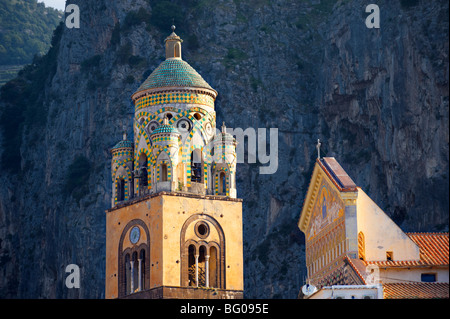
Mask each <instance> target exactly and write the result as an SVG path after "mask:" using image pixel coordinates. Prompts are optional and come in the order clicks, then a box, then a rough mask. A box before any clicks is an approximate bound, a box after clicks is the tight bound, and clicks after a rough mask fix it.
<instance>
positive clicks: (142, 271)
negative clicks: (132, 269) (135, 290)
mask: <svg viewBox="0 0 450 319" xmlns="http://www.w3.org/2000/svg"><path fill="white" fill-rule="evenodd" d="M138 262H139V264H138V273H139V281H138V287H139V291H141V290H144V289H145V287H146V286H145V273H146V264H145V249H141V251H140V252H139V259H138Z"/></svg>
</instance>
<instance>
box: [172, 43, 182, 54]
mask: <svg viewBox="0 0 450 319" xmlns="http://www.w3.org/2000/svg"><path fill="white" fill-rule="evenodd" d="M173 56H174V57H175V58H181V44H180V43H179V42H177V43H175V45H174V46H173Z"/></svg>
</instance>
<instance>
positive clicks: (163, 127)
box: [152, 124, 180, 135]
mask: <svg viewBox="0 0 450 319" xmlns="http://www.w3.org/2000/svg"><path fill="white" fill-rule="evenodd" d="M161 133H176V134H179V133H180V132H178V130H177V129H176V128H175V127H173V126H172V125H169V124H163V125H161V126H158V127H157V128H156V129H155V130H154V131H153V132H152V135H155V134H161Z"/></svg>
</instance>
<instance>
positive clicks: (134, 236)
mask: <svg viewBox="0 0 450 319" xmlns="http://www.w3.org/2000/svg"><path fill="white" fill-rule="evenodd" d="M140 237H141V231H140V230H139V227H138V226H134V227H133V228H132V229H131V231H130V241H131V243H132V244H136V243H137V242H138V241H139V238H140Z"/></svg>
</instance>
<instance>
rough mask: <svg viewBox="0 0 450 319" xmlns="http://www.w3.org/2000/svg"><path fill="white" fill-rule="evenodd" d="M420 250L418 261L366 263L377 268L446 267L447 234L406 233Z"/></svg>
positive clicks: (447, 259)
mask: <svg viewBox="0 0 450 319" xmlns="http://www.w3.org/2000/svg"><path fill="white" fill-rule="evenodd" d="M407 235H408V236H409V238H411V239H412V240H413V241H414V242H415V243H416V244H417V245H418V246H419V248H420V260H393V261H386V260H384V261H366V262H365V263H366V264H371V265H377V266H379V267H414V266H419V267H420V266H448V265H449V249H448V246H449V245H448V242H449V241H448V239H449V233H407Z"/></svg>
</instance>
